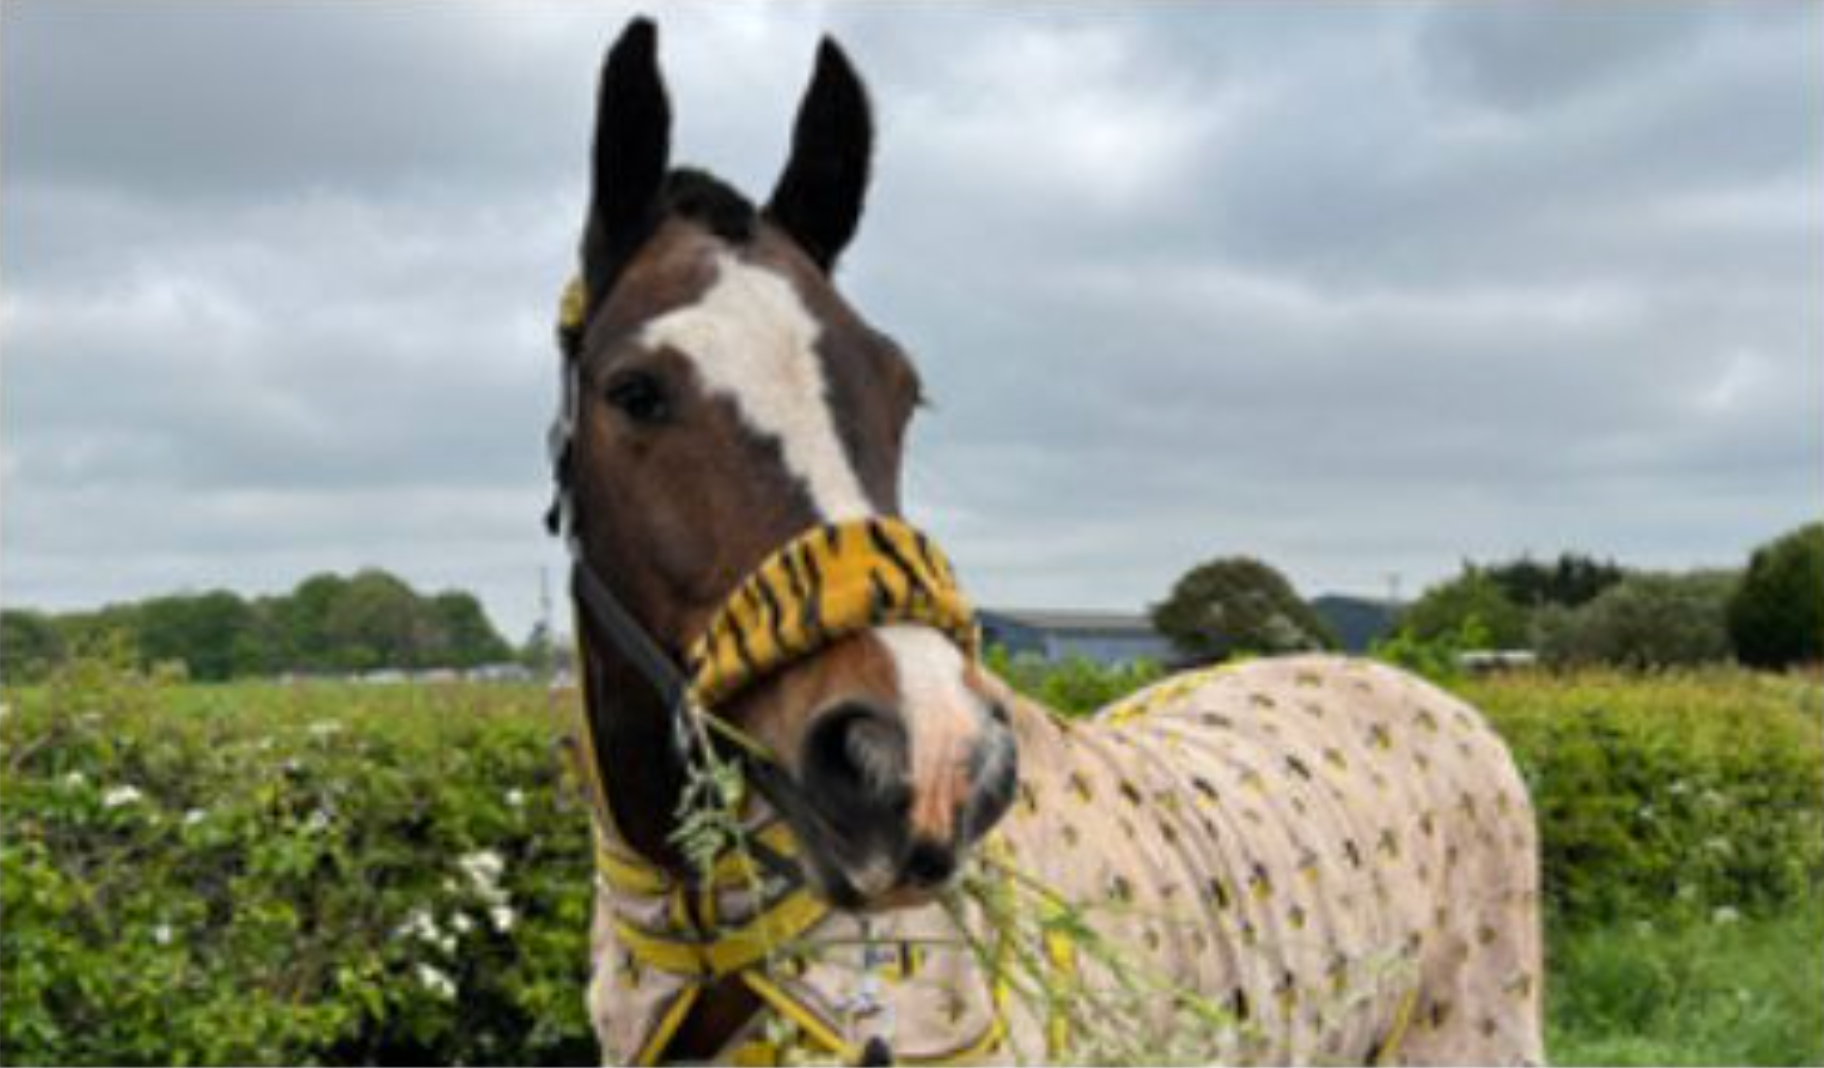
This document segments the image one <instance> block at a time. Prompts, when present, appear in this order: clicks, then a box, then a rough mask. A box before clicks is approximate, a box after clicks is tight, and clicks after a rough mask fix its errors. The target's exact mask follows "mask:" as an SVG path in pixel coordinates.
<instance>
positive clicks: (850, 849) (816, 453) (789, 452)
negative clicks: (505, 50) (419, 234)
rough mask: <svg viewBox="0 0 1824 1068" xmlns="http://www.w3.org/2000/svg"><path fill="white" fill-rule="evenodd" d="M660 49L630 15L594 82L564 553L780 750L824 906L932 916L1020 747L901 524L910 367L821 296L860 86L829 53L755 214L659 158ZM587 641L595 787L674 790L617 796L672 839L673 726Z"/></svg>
mask: <svg viewBox="0 0 1824 1068" xmlns="http://www.w3.org/2000/svg"><path fill="white" fill-rule="evenodd" d="M656 38H657V35H656V31H655V29H654V27H653V26H652V24H651V23H649V22H647V21H645V20H639V21H636V22H634V23H633V24H632V25H630V26H629V27H628V29H627V30H625V31H624V32H623V34H622V35H621V37H620V39H619V40H618V41H617V42H616V43H615V45H614V46H613V47H612V48H611V49H610V51H609V54H608V57H607V60H606V62H605V64H604V67H603V71H602V79H601V92H600V98H599V100H598V109H597V117H596V130H595V148H594V169H593V181H592V185H591V196H590V204H589V213H588V219H587V222H586V225H585V227H584V232H583V238H582V245H581V256H580V259H581V263H580V269H579V273H578V278H579V282H578V284H577V285H576V286H575V287H573V290H572V292H571V294H570V295H569V298H568V305H569V306H568V308H567V311H566V318H565V325H564V327H563V329H562V330H560V338H561V340H562V342H563V347H564V349H565V355H564V359H565V368H566V382H567V384H568V387H567V394H568V400H567V411H566V414H565V417H564V418H563V420H562V421H561V423H560V426H561V428H562V430H563V434H562V445H563V448H562V452H563V460H562V464H563V471H562V472H561V474H560V478H561V479H562V481H563V483H564V485H565V487H566V491H565V492H566V498H567V501H566V503H567V511H568V517H569V533H570V536H571V544H572V550H573V552H574V553H575V555H576V557H577V559H578V562H579V568H581V569H586V570H587V571H588V572H589V573H590V575H591V576H593V577H595V578H596V579H598V580H599V582H600V584H601V586H602V587H604V588H606V589H610V590H612V591H613V594H614V596H615V597H616V598H617V599H618V601H619V603H621V604H623V605H624V606H625V609H626V614H627V615H628V616H630V617H631V618H632V619H633V620H634V621H635V622H636V623H637V627H638V628H639V629H640V630H642V631H643V632H644V634H646V635H649V636H650V637H651V639H652V643H653V645H655V646H656V647H657V648H658V650H659V651H660V652H661V653H662V654H663V655H664V656H665V657H666V658H667V659H669V660H671V661H673V662H676V663H678V664H680V665H683V667H682V670H683V671H684V672H685V673H686V674H687V675H694V676H695V678H696V681H697V682H698V683H699V684H701V683H702V681H703V679H702V677H703V675H704V674H705V673H708V674H710V675H712V676H715V680H716V685H715V687H714V689H713V691H712V693H711V696H712V697H713V700H714V702H715V709H714V711H715V714H716V715H717V716H718V717H720V718H721V719H723V720H725V721H727V722H728V723H731V724H733V725H735V726H736V727H738V729H739V730H740V731H742V732H744V733H745V734H746V735H748V736H751V737H752V738H753V739H756V740H758V742H759V743H760V744H761V745H762V746H764V748H765V750H766V751H767V752H768V753H770V754H772V759H773V760H774V761H776V764H777V770H778V771H779V772H780V773H781V774H782V775H783V776H784V777H785V778H786V779H787V780H788V781H789V783H790V784H791V786H792V792H793V793H794V794H795V795H796V796H797V797H798V798H799V799H800V800H801V802H802V803H801V804H796V805H793V806H790V807H789V808H788V809H787V811H786V812H785V815H786V816H787V818H788V819H789V820H790V823H791V826H792V830H793V832H794V835H795V837H796V839H797V841H798V844H799V847H800V848H799V852H800V855H801V860H802V863H803V865H804V867H805V869H806V872H807V874H808V875H809V876H810V879H811V881H812V884H813V885H814V886H815V887H816V888H817V889H818V890H819V892H820V893H821V894H822V895H823V896H824V897H826V898H827V899H828V900H830V901H831V902H832V903H834V904H837V905H840V906H843V907H847V908H853V909H867V908H881V907H890V906H894V905H897V904H904V903H909V902H913V901H918V900H922V899H924V898H925V897H926V896H928V895H929V894H930V893H931V892H932V891H933V890H934V889H936V888H937V887H939V886H941V885H943V884H944V883H946V882H947V881H948V880H949V878H950V876H951V873H952V872H953V871H954V870H955V869H956V867H957V864H958V862H959V860H960V858H961V857H962V855H963V854H964V853H965V851H966V850H967V849H968V847H969V846H970V845H971V844H972V843H973V842H974V841H976V840H978V839H979V838H980V837H981V836H982V835H983V834H984V833H986V832H987V831H988V829H989V828H990V827H991V826H992V825H993V824H994V823H995V821H996V820H998V819H999V818H1000V816H1001V815H1002V814H1003V813H1004V812H1005V810H1006V808H1007V805H1008V802H1009V800H1010V797H1011V795H1012V792H1013V785H1014V780H1015V774H1016V751H1015V746H1014V742H1013V735H1012V733H1011V731H1010V729H1009V727H1008V724H1007V719H1006V713H1005V711H1004V710H1003V709H1002V708H1001V707H1000V705H999V704H998V703H997V701H996V700H995V698H994V697H993V696H992V692H991V690H990V689H989V688H988V687H987V686H986V685H985V682H984V679H983V678H982V677H981V675H980V674H979V669H978V667H977V665H976V663H975V659H974V656H973V646H972V642H971V640H970V636H969V633H968V631H969V629H970V627H969V624H968V622H967V620H966V619H959V618H958V617H957V611H958V610H957V608H956V604H957V603H959V602H956V601H955V600H954V588H953V585H952V584H951V583H949V582H948V575H949V571H948V566H947V565H946V564H944V563H943V562H942V559H941V554H939V553H938V552H937V551H936V550H935V547H933V546H931V545H930V544H929V542H928V540H927V539H925V538H924V536H923V535H921V534H918V533H917V532H916V531H914V530H912V529H911V528H910V527H908V526H906V525H904V523H903V521H902V520H901V519H900V466H901V459H902V453H903V448H904V444H905V439H906V433H907V429H908V426H909V424H910V422H911V420H912V418H913V416H914V414H915V413H916V411H917V410H918V408H919V402H920V386H919V378H918V374H917V372H916V370H915V368H914V367H913V365H912V362H911V360H910V359H909V358H908V356H907V354H906V353H905V352H904V351H902V349H901V348H900V347H899V346H898V345H897V344H896V343H894V341H892V340H891V339H890V338H889V337H888V336H887V335H886V334H884V333H882V332H881V331H879V330H877V329H875V328H873V327H872V326H870V325H869V323H868V321H867V320H866V319H865V318H864V317H863V316H862V314H861V313H860V312H859V311H858V310H857V309H855V308H854V307H853V306H852V305H851V304H850V303H849V302H848V301H847V300H846V299H844V297H843V295H842V293H841V292H839V290H838V289H837V287H836V284H835V282H834V278H833V272H834V268H835V266H836V262H837V260H838V258H839V257H840V255H841V254H842V252H843V250H844V248H845V247H846V246H847V245H848V243H849V241H850V239H851V238H852V237H853V236H854V233H855V230H856V227H857V224H858V222H859V221H860V218H861V214H862V207H863V201H864V199H865V196H866V191H867V182H868V171H869V163H870V151H871V142H872V120H871V117H870V113H869V105H868V100H867V94H866V91H865V89H864V87H863V85H862V83H861V80H860V79H859V77H858V76H857V75H856V73H855V71H854V69H853V68H852V67H851V66H850V64H849V61H848V60H847V58H846V57H845V56H844V54H843V52H842V50H841V49H840V48H839V47H838V46H837V45H836V44H835V43H834V42H833V41H830V40H828V39H825V40H824V41H823V43H822V45H821V47H820V49H819V52H818V55H817V61H816V70H815V73H814V75H813V77H812V80H811V83H810V86H809V88H808V89H807V91H806V93H805V96H804V99H803V101H802V103H801V105H800V109H799V112H798V116H797V120H796V125H795V130H794V134H793V139H792V146H791V153H790V157H789V159H788V161H787V163H786V165H785V168H784V171H783V173H782V175H781V177H780V178H779V181H778V184H777V186H776V187H775V188H774V190H773V192H772V194H771V196H770V197H769V198H768V200H767V201H766V203H765V205H764V206H761V207H756V206H755V205H754V204H753V203H752V202H751V201H750V200H748V199H747V198H746V197H744V196H743V195H742V194H741V193H739V192H737V191H736V190H734V189H732V188H731V187H729V186H728V185H727V184H725V183H723V182H722V181H720V180H718V179H717V178H715V177H713V176H711V175H709V174H707V173H704V172H702V171H698V170H694V169H688V168H674V167H673V166H672V164H671V160H670V129H671V110H670V105H669V103H668V100H667V96H666V92H665V88H664V84H663V81H662V79H661V76H660V73H659V67H658V62H657V55H656V45H657V40H656ZM845 538H847V539H849V543H848V547H846V548H845V543H844V541H843V539H845ZM782 552H783V554H784V555H783V556H782V555H781V554H782ZM858 559H859V560H862V561H863V563H862V564H859V565H856V563H855V561H856V560H858ZM826 572H827V573H826ZM851 572H854V573H851ZM864 572H865V573H866V574H865V577H864V574H863V573H864ZM769 576H770V577H769ZM842 582H846V583H848V585H849V587H850V592H851V593H853V594H854V595H855V596H857V597H861V598H862V599H863V601H865V602H867V603H865V604H863V603H861V602H856V601H854V599H853V598H851V601H850V602H841V603H843V604H847V605H848V606H849V608H852V609H854V610H853V611H848V612H847V613H846V614H847V616H848V618H846V619H842V620H835V619H826V618H821V617H820V616H819V613H820V612H823V611H825V609H823V608H821V607H819V606H820V605H823V604H829V603H836V602H831V601H830V600H829V598H828V596H827V591H826V590H824V589H822V587H824V586H833V585H835V584H838V583H842ZM933 605H945V606H947V609H946V611H945V612H938V611H937V610H936V609H934V608H933V607H932V606H933ZM858 606H859V607H858ZM585 614H587V613H585ZM838 623H840V624H841V625H836V624H838ZM584 633H585V637H586V638H587V639H588V641H586V643H585V645H586V650H587V655H586V657H585V661H586V663H585V668H586V669H588V670H590V673H591V674H592V675H593V676H595V678H594V681H595V682H596V684H597V689H598V690H602V691H605V692H606V693H607V697H606V700H607V701H608V702H609V703H610V705H611V707H610V708H609V709H608V712H607V716H608V718H609V719H611V720H616V719H618V720H620V721H622V722H621V724H620V726H621V727H622V728H623V729H621V730H619V731H612V730H611V733H612V735H613V738H614V739H616V740H619V741H620V742H621V743H622V744H620V745H615V744H609V745H608V746H607V747H606V751H605V752H604V753H603V755H602V759H603V762H604V764H603V766H604V769H605V771H606V776H605V777H606V778H608V779H610V780H613V779H629V780H639V781H645V782H647V783H652V782H654V781H658V782H661V783H665V782H669V783H671V784H672V788H671V789H666V788H662V787H661V788H657V789H652V790H649V791H648V792H647V793H646V794H644V795H642V794H641V793H640V792H639V791H638V790H637V789H630V790H627V791H623V795H624V797H617V799H616V804H617V806H618V807H621V808H627V807H629V806H630V805H631V806H632V807H634V808H641V809H645V810H646V811H635V812H625V811H623V812H619V813H617V815H618V816H619V818H620V819H621V820H622V821H623V822H627V821H630V820H647V821H652V820H657V821H661V822H664V821H668V820H669V819H670V818H671V816H672V813H671V812H670V811H669V810H665V809H664V808H663V805H664V804H665V803H666V798H667V796H668V795H669V796H672V797H675V792H676V791H675V785H676V781H677V773H676V769H672V771H671V772H670V773H669V774H668V773H666V772H665V771H664V769H663V768H662V767H660V765H663V764H665V763H666V762H668V761H671V762H676V761H677V760H678V759H679V758H678V756H677V755H676V754H675V753H672V752H670V751H669V750H667V749H666V748H665V747H663V746H661V745H659V744H657V742H658V740H661V739H663V738H664V737H666V734H665V729H664V728H663V727H661V726H659V725H657V724H658V723H659V722H661V721H663V719H664V716H665V715H666V714H667V711H668V710H666V709H665V708H664V703H663V702H660V701H656V700H653V699H651V698H650V696H649V695H647V694H645V693H643V691H645V690H647V689H649V687H647V686H646V685H645V681H644V680H642V679H641V678H640V677H639V676H638V675H637V674H636V673H634V672H631V671H629V670H627V668H626V665H625V664H624V663H622V662H621V661H622V660H624V659H625V658H624V657H620V656H618V655H617V653H616V650H614V649H613V648H608V647H606V646H608V645H609V644H610V643H608V642H606V641H604V640H603V636H602V635H600V634H592V633H591V628H589V627H585V631H584ZM758 647H765V649H770V650H772V652H771V653H768V652H765V651H758V652H757V651H756V649H757V648H758ZM780 650H784V652H780ZM788 654H789V655H788ZM718 664H720V665H721V666H720V668H718V667H717V665H718ZM699 692H701V686H700V685H699ZM633 720H644V721H646V722H647V724H648V726H649V727H650V729H647V730H644V731H641V730H637V729H631V728H629V726H628V725H629V722H630V721H633ZM629 739H632V740H633V741H631V742H629V741H628V740H629ZM610 785H613V784H612V783H611V784H610ZM610 792H611V793H613V792H615V791H613V790H611V791H610ZM642 796H643V797H644V799H645V800H644V801H643V802H642V800H641V798H642ZM624 799H631V800H630V801H629V800H624ZM655 808H658V809H659V811H651V810H653V809H655ZM649 842H650V840H649ZM649 851H650V850H649Z"/></svg>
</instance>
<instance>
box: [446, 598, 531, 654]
mask: <svg viewBox="0 0 1824 1068" xmlns="http://www.w3.org/2000/svg"><path fill="white" fill-rule="evenodd" d="M430 612H431V616H432V619H433V621H434V622H435V626H436V631H437V637H438V639H439V641H438V644H439V646H440V648H439V653H440V655H439V656H438V657H437V658H436V662H437V663H438V664H441V665H445V666H449V667H464V668H468V667H479V666H480V665H482V664H497V663H500V662H501V661H503V660H509V659H511V658H512V656H513V650H512V649H510V648H508V646H507V643H506V639H504V638H502V637H501V636H500V632H499V631H497V630H495V629H494V624H492V623H490V622H488V615H487V613H486V612H484V611H482V608H481V602H480V601H478V600H476V599H475V595H474V594H472V593H462V592H459V591H456V590H450V591H448V592H445V593H440V594H438V595H437V596H436V597H433V598H432V599H431V604H430Z"/></svg>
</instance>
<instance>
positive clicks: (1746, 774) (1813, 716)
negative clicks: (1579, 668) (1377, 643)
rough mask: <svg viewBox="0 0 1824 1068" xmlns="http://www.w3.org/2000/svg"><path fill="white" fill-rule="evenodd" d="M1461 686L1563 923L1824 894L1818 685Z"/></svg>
mask: <svg viewBox="0 0 1824 1068" xmlns="http://www.w3.org/2000/svg"><path fill="white" fill-rule="evenodd" d="M1456 689H1457V690H1458V691H1459V692H1460V693H1461V694H1462V695H1463V696H1464V697H1465V698H1466V699H1468V700H1469V701H1470V703H1472V704H1474V705H1476V706H1477V707H1479V708H1481V709H1482V710H1483V711H1484V712H1486V713H1487V714H1488V715H1489V717H1490V718H1491V719H1492V720H1493V722H1494V724H1495V726H1496V728H1497V729H1498V730H1499V731H1500V732H1501V734H1502V736H1503V737H1505V738H1506V739H1507V740H1508V743H1509V744H1510V745H1511V746H1512V747H1513V750H1514V753H1515V756H1516V758H1517V759H1518V761H1519V764H1520V767H1521V771H1522V772H1523V773H1524V774H1525V776H1526V779H1527V782H1528V783H1529V784H1530V785H1531V787H1532V791H1533V797H1534V801H1535V804H1536V805H1537V807H1538V811H1539V821H1540V830H1541V838H1542V843H1543V847H1544V864H1545V885H1546V892H1547V903H1548V907H1549V908H1550V909H1551V910H1552V918H1553V919H1554V920H1555V921H1557V922H1558V923H1559V924H1567V923H1568V924H1573V925H1590V924H1598V923H1604V922H1608V921H1610V920H1615V919H1631V918H1636V917H1639V916H1641V915H1655V916H1659V915H1665V914H1666V913H1667V912H1668V911H1672V912H1676V913H1680V914H1684V915H1688V916H1691V917H1700V916H1705V915H1712V914H1715V913H1716V912H1717V911H1718V910H1734V911H1738V912H1739V911H1744V910H1747V911H1752V910H1776V909H1779V908H1781V907H1782V906H1784V905H1786V904H1788V903H1790V902H1793V901H1797V900H1800V899H1803V898H1805V897H1807V896H1808V895H1816V894H1817V893H1818V892H1819V890H1820V887H1821V885H1824V686H1820V684H1819V681H1818V679H1817V678H1816V677H1809V678H1801V677H1798V676H1779V675H1757V674H1754V673H1751V672H1746V671H1739V670H1728V669H1714V670H1708V671H1701V672H1683V673H1666V674H1658V675H1644V676H1643V675H1623V674H1614V673H1592V674H1584V675H1569V676H1555V675H1543V674H1541V675H1532V674H1525V675H1511V676H1500V677H1495V678H1489V679H1481V680H1473V681H1465V682H1461V683H1459V684H1457V686H1456ZM1727 914H1728V912H1727V911H1725V912H1724V915H1727Z"/></svg>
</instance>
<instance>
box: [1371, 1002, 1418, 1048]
mask: <svg viewBox="0 0 1824 1068" xmlns="http://www.w3.org/2000/svg"><path fill="white" fill-rule="evenodd" d="M1418 1000H1419V988H1418V987H1416V986H1414V987H1412V988H1411V989H1409V990H1407V991H1406V994H1405V996H1404V997H1402V998H1400V1007H1399V1008H1398V1009H1397V1010H1395V1011H1394V1014H1393V1026H1392V1027H1390V1028H1388V1029H1387V1038H1386V1040H1385V1041H1383V1042H1382V1043H1381V1050H1380V1052H1379V1053H1376V1054H1375V1055H1374V1063H1375V1064H1377V1065H1379V1064H1397V1063H1399V1059H1400V1043H1401V1042H1403V1041H1405V1039H1406V1029H1407V1028H1408V1027H1409V1026H1410V1025H1411V1023H1412V1008H1413V1005H1414V1004H1416V1003H1417V1002H1418Z"/></svg>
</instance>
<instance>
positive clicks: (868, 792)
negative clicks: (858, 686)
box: [804, 701, 906, 799]
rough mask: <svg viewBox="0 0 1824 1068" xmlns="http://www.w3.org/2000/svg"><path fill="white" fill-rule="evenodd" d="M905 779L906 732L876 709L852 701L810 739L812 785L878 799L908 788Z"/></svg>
mask: <svg viewBox="0 0 1824 1068" xmlns="http://www.w3.org/2000/svg"><path fill="white" fill-rule="evenodd" d="M905 775H906V737H905V730H904V728H903V727H901V726H900V724H899V723H898V721H896V720H895V719H894V718H893V717H891V716H889V715H888V714H887V713H885V712H882V711H881V710H879V709H877V708H874V707H873V706H872V705H866V704H862V703H860V702H855V701H851V702H848V703H845V704H841V705H838V706H836V707H835V708H832V709H830V710H829V711H828V712H825V713H824V714H823V715H822V717H820V718H819V719H818V721H817V723H816V725H815V726H813V727H812V728H811V731H810V734H809V736H808V737H807V738H806V739H805V755H804V776H805V779H806V781H807V782H808V783H813V784H816V785H818V786H821V787H823V788H825V789H829V790H832V791H835V792H837V793H839V794H842V795H846V796H849V797H852V798H861V797H872V798H876V799H878V798H881V797H884V796H886V795H889V794H892V793H894V792H896V791H897V790H900V789H901V788H903V786H904V780H905Z"/></svg>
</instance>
